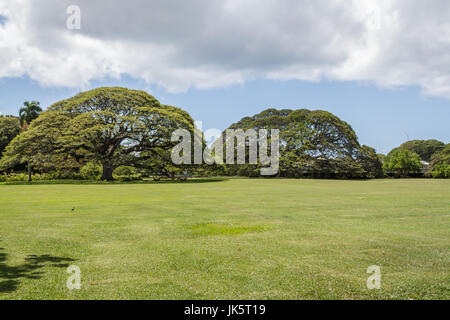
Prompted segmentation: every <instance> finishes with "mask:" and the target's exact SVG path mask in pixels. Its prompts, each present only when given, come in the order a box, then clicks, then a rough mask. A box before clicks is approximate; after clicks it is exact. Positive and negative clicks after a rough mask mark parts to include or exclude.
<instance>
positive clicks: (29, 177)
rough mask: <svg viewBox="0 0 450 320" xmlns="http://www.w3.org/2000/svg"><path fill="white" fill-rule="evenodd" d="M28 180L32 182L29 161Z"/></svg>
mask: <svg viewBox="0 0 450 320" xmlns="http://www.w3.org/2000/svg"><path fill="white" fill-rule="evenodd" d="M28 182H31V164H30V161H28Z"/></svg>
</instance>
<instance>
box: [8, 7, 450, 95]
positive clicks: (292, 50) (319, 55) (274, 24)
mask: <svg viewBox="0 0 450 320" xmlns="http://www.w3.org/2000/svg"><path fill="white" fill-rule="evenodd" d="M71 4H76V5H79V6H80V8H81V14H82V17H81V30H68V29H67V28H66V19H67V17H68V15H67V14H66V8H67V7H68V6H69V5H71ZM0 15H1V16H4V17H6V21H3V22H2V24H0V61H1V62H2V63H1V64H0V77H17V76H23V75H28V76H29V77H31V78H32V79H34V80H37V81H39V82H40V83H42V84H44V85H48V86H67V87H83V86H85V85H87V84H88V83H89V81H90V80H93V79H101V78H103V77H120V75H121V74H129V75H131V76H134V77H137V78H142V79H144V80H146V81H147V82H148V83H154V84H159V85H162V86H164V87H166V88H167V89H168V90H170V91H182V90H186V89H187V88H189V87H191V86H194V87H198V88H209V87H218V86H226V85H230V84H235V83H242V82H244V81H246V80H248V79H255V78H270V79H302V80H309V81H318V80H320V79H322V78H328V79H335V80H361V81H373V82H375V83H376V84H378V85H381V86H387V87H390V86H406V85H417V86H420V87H421V88H422V89H423V90H424V92H425V93H427V94H430V95H436V96H443V97H447V98H450V2H449V1H448V0H430V1H427V2H424V1H421V0H397V1H395V0H383V1H379V0H318V1H306V0H305V1H300V0H258V1H256V0H247V1H244V0H227V1H210V0H193V1H181V0H180V1H172V0H160V1H146V0H128V1H126V2H124V1H119V0H109V1H107V2H105V1H98V0H89V1H88V0H83V1H81V0H80V1H76V0H59V1H54V0H39V1H35V0H8V1H6V0H0ZM2 20H3V19H2Z"/></svg>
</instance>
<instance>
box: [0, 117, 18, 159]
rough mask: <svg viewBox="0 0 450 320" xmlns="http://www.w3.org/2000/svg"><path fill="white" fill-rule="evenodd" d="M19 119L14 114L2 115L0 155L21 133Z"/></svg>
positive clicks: (0, 121)
mask: <svg viewBox="0 0 450 320" xmlns="http://www.w3.org/2000/svg"><path fill="white" fill-rule="evenodd" d="M19 132H20V125H19V119H18V118H16V117H13V116H0V157H1V155H2V153H3V150H5V148H6V146H7V145H8V144H9V143H10V142H11V141H12V140H13V139H14V138H15V137H16V136H17V135H18V134H19Z"/></svg>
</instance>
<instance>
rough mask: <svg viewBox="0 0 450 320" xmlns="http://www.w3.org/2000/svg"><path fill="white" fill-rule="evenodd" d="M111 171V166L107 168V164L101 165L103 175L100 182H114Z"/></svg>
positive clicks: (112, 169)
mask: <svg viewBox="0 0 450 320" xmlns="http://www.w3.org/2000/svg"><path fill="white" fill-rule="evenodd" d="M113 171H114V168H113V167H111V166H109V165H107V164H103V173H102V177H101V180H103V181H113V180H114V178H113V175H112V174H113Z"/></svg>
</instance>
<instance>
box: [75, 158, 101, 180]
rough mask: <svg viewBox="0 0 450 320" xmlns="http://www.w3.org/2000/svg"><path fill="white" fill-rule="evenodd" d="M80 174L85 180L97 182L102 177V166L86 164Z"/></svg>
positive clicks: (93, 163) (91, 163) (92, 163)
mask: <svg viewBox="0 0 450 320" xmlns="http://www.w3.org/2000/svg"><path fill="white" fill-rule="evenodd" d="M80 174H81V175H82V177H83V178H84V179H86V180H98V179H100V177H101V175H102V166H101V164H99V163H95V162H88V163H86V164H85V165H84V166H82V167H81V169H80Z"/></svg>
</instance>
